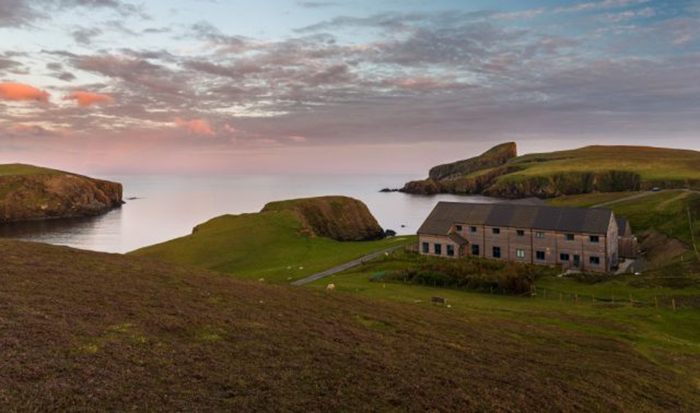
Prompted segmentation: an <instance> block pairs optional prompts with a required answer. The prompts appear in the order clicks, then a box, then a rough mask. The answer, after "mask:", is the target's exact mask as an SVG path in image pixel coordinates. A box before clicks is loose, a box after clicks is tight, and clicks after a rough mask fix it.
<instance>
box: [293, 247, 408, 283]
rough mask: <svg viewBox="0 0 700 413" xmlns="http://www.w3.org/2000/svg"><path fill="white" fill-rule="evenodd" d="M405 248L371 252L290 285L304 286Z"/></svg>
mask: <svg viewBox="0 0 700 413" xmlns="http://www.w3.org/2000/svg"><path fill="white" fill-rule="evenodd" d="M405 246H406V244H401V245H396V246H393V247H391V248H387V249H384V250H381V251H377V252H373V253H371V254H369V255H365V256H364V257H362V258H358V259H356V260H354V261H350V262H347V263H345V264H343V265H339V266H337V267H333V268H331V269H329V270H326V271H322V272H319V273H317V274H314V275H310V276H308V277H306V278H302V279H301V280H296V281H294V282H293V283H292V285H304V284H308V283H310V282H312V281H316V280H320V279H321V278H325V277H328V276H329V275H333V274H337V273H339V272H342V271H345V270H347V269H350V268H352V267H357V266H358V265H362V264H363V263H364V262H367V261H372V260H373V259H375V258H379V257H381V256H382V255H384V254H385V253H389V252H392V251H396V250H397V249H399V248H403V247H405Z"/></svg>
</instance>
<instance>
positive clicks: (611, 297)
mask: <svg viewBox="0 0 700 413" xmlns="http://www.w3.org/2000/svg"><path fill="white" fill-rule="evenodd" d="M610 300H612V303H613V304H615V296H614V295H611V296H610Z"/></svg>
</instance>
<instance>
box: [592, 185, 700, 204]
mask: <svg viewBox="0 0 700 413" xmlns="http://www.w3.org/2000/svg"><path fill="white" fill-rule="evenodd" d="M670 191H678V192H684V193H685V194H700V191H696V190H694V189H662V190H660V191H645V192H640V193H638V194H634V195H630V196H626V197H624V198H618V199H614V200H612V201H608V202H603V203H602V204H598V205H593V206H592V207H591V208H601V207H604V206H608V205H613V204H618V203H620V202H626V201H631V200H633V199H638V198H644V197H647V196H650V195H656V194H660V193H663V192H670ZM674 200H675V198H674Z"/></svg>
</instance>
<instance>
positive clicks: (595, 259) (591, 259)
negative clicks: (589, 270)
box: [588, 257, 600, 265]
mask: <svg viewBox="0 0 700 413" xmlns="http://www.w3.org/2000/svg"><path fill="white" fill-rule="evenodd" d="M588 262H590V263H591V264H593V265H600V257H588Z"/></svg>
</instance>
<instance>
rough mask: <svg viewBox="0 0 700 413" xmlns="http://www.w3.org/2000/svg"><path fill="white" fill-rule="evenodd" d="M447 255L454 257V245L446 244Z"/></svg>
mask: <svg viewBox="0 0 700 413" xmlns="http://www.w3.org/2000/svg"><path fill="white" fill-rule="evenodd" d="M447 256H448V257H454V256H455V247H454V245H448V246H447Z"/></svg>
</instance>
